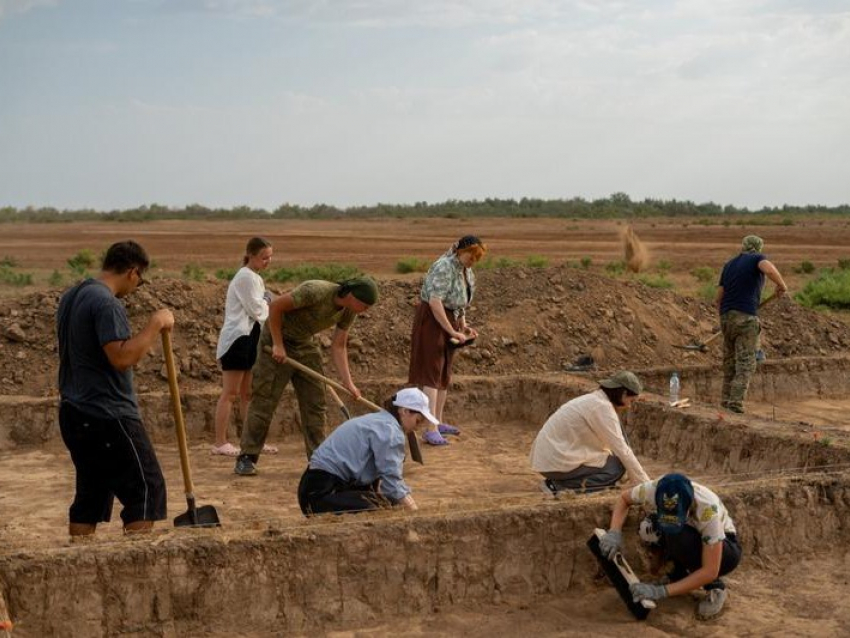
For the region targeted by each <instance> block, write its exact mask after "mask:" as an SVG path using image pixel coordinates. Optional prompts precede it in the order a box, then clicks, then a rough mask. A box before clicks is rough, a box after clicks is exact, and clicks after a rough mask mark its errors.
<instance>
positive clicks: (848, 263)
mask: <svg viewBox="0 0 850 638" xmlns="http://www.w3.org/2000/svg"><path fill="white" fill-rule="evenodd" d="M838 269H839V270H850V259H839V260H838Z"/></svg>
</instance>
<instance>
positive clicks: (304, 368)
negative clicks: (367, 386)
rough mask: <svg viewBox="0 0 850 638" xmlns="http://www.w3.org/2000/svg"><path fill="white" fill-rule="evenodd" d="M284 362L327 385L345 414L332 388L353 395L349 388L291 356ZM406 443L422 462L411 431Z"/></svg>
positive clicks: (367, 402) (366, 401)
mask: <svg viewBox="0 0 850 638" xmlns="http://www.w3.org/2000/svg"><path fill="white" fill-rule="evenodd" d="M271 351H272V349H271V347H269V346H265V347H264V348H263V352H266V353H268V354H271ZM284 363H288V364H289V365H291V366H292V367H293V368H295V369H296V370H298V371H299V372H303V373H304V374H306V375H307V376H308V377H312V378H314V379H316V380H317V381H321V382H322V383H324V384H325V385H327V386H328V389H329V390H330V391H331V395H332V396H333V397H334V401H335V402H336V403H337V405H339V406H340V409H341V410H342V411H343V414H346V413H347V412H348V408H346V407H345V404H343V403H342V400H341V399H340V398H339V396H338V395H337V394H336V392H334V391H333V389H334V388H336V389H337V390H341V391H342V392H345V393H346V394H348V395H350V396H354V395H353V394H352V393H351V390H349V389H348V388H346V387H345V386H344V385H342V384H339V383H337V382H336V381H334V380H333V379H329V378H328V377H326V376H325V375H323V374H319V373H318V372H316V371H315V370H313V369H312V368H308V367H307V366H305V365H304V364H303V363H300V362H298V361H296V360H295V359H292V358H291V357H287V358H286V361H285V362H284ZM355 400H356V401H360V403H362V404H363V405H365V406H366V407H368V408H371V409H372V410H375V411H376V412H378V411H380V410H381V406H379V405H377V404H375V403H372V402H371V401H370V400H369V399H366V398H364V397H362V396H360V397H355ZM346 418H350V417H349V416H347V417H346ZM407 444H408V445H409V446H410V458H412V459H413V460H414V461H416V462H417V463H420V464H423V463H424V460H423V458H422V450H420V449H419V441H417V440H416V435H415V434H414V433H413V432H409V433H408V435H407Z"/></svg>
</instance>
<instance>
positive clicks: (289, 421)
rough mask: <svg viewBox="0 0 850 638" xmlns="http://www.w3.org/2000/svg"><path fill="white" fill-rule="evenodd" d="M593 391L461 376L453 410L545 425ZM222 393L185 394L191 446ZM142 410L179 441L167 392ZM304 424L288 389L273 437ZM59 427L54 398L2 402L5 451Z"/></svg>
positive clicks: (333, 419)
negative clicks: (556, 411) (575, 398)
mask: <svg viewBox="0 0 850 638" xmlns="http://www.w3.org/2000/svg"><path fill="white" fill-rule="evenodd" d="M404 385H405V383H404V380H401V379H379V380H373V381H371V382H368V383H363V384H362V385H361V386H360V388H361V390H362V391H363V394H364V396H365V397H367V398H369V399H370V400H371V401H373V402H374V403H378V404H381V403H383V400H384V399H385V398H386V397H389V396H390V395H391V394H392V393H393V392H395V391H397V390H398V389H399V388H401V387H403V386H404ZM591 387H593V384H592V383H590V382H583V381H582V380H574V379H573V380H570V379H566V380H564V379H563V378H562V379H561V382H560V383H553V382H551V381H545V380H540V379H536V378H531V379H526V378H523V377H519V376H517V377H491V378H488V377H469V378H463V377H461V378H457V379H456V381H455V383H454V385H453V387H452V392H451V393H450V395H449V407H448V409H449V410H450V411H451V413H452V415H453V416H456V417H457V418H459V419H465V418H470V417H471V418H477V419H479V420H480V419H481V418H482V416H483V417H486V418H487V419H490V420H492V422H493V423H494V424H498V423H501V422H504V421H517V420H528V421H529V422H530V423H534V424H538V425H542V423H543V421H544V420H545V419H546V416H548V414H549V413H551V412H552V411H553V410H554V409H555V408H556V407H557V406H558V405H560V404H561V403H563V402H564V401H566V400H568V399H569V398H571V397H573V396H576V395H577V394H580V393H581V392H583V391H586V390H587V389H589V388H591ZM219 394H220V389H219V388H217V387H211V388H209V389H205V390H197V391H193V392H184V393H182V394H181V402H182V404H183V416H184V420H185V422H186V428H187V430H188V433H189V439H190V441H191V440H192V439H199V438H204V437H205V436H207V437H208V436H211V435H212V432H213V428H214V423H215V407H216V402H217V401H218V397H219ZM346 403H347V404H348V406H349V409H350V410H351V412H352V414H355V415H356V414H361V413H363V412H364V411H366V410H367V409H366V408H362V407H360V406H359V404H355V403H354V401H352V400H348V401H346ZM139 409H140V411H141V413H142V418H143V419H144V421H145V426H146V427H147V430H148V433H149V434H150V436H151V438H152V439H153V441H154V442H155V443H163V442H173V441H174V440H175V436H174V417H173V413H172V409H171V399H170V397H169V395H168V393H167V392H150V393H145V394H140V395H139ZM327 409H328V424H329V426H330V427H333V426H335V425H337V424H338V423H340V422H341V421H342V415H341V412H340V411H339V408H338V407H337V406H336V404H332V403H328V406H327ZM299 420H300V417H299V414H298V406H297V402H296V400H295V395H294V393H293V392H292V390H291V389H287V391H286V392H284V395H283V398H282V400H281V402H280V405H279V406H278V409H277V411H276V413H275V417H274V419H273V420H272V424H271V428H270V432H271V434H272V436H279V435H281V434H296V433H299V432H300V425H299ZM235 421H236V419H234V420H233V422H234V423H235ZM58 423H59V422H58V399H57V398H55V397H49V398H40V397H39V398H31V397H0V451H3V450H7V449H14V448H16V447H21V446H38V445H45V444H49V443H51V442H52V441H61V435H60V433H59V425H58ZM231 431H232V432H234V434H235V426H233V425H231Z"/></svg>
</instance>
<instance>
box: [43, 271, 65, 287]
mask: <svg viewBox="0 0 850 638" xmlns="http://www.w3.org/2000/svg"><path fill="white" fill-rule="evenodd" d="M64 281H65V278H64V277H63V276H62V273H61V272H59V271H58V270H54V271H53V272H52V273H50V277H48V278H47V283H48V284H50V285H51V286H61V285H62V282H64Z"/></svg>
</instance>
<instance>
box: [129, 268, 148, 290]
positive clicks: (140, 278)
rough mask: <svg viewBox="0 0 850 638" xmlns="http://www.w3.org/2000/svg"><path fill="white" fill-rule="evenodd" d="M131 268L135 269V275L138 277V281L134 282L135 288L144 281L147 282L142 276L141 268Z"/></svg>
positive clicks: (140, 285)
mask: <svg viewBox="0 0 850 638" xmlns="http://www.w3.org/2000/svg"><path fill="white" fill-rule="evenodd" d="M133 270H135V271H136V276H137V277H138V278H139V283H137V284H136V288H141V287H142V286H144V285H145V284H146V283H148V280H147V279H145V278H144V277H142V271H141V270H139V269H138V268H133Z"/></svg>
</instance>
